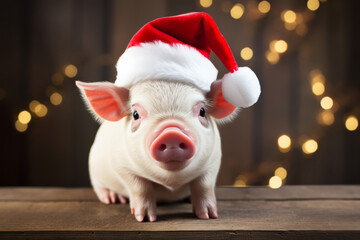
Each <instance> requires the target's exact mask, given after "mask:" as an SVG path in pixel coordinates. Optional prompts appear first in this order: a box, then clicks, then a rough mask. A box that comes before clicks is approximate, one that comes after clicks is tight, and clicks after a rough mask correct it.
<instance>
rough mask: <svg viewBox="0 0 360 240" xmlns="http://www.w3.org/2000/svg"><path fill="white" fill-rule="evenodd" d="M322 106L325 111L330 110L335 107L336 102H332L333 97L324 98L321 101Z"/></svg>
mask: <svg viewBox="0 0 360 240" xmlns="http://www.w3.org/2000/svg"><path fill="white" fill-rule="evenodd" d="M320 105H321V107H322V108H323V109H325V110H329V109H331V108H332V107H333V105H334V101H333V100H332V98H331V97H323V98H322V99H321V100H320Z"/></svg>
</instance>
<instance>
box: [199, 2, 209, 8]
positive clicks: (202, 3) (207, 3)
mask: <svg viewBox="0 0 360 240" xmlns="http://www.w3.org/2000/svg"><path fill="white" fill-rule="evenodd" d="M211 4H212V0H200V5H201V6H202V7H203V8H208V7H210V6H211Z"/></svg>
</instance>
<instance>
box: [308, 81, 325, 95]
mask: <svg viewBox="0 0 360 240" xmlns="http://www.w3.org/2000/svg"><path fill="white" fill-rule="evenodd" d="M311 90H312V92H313V93H314V94H315V95H316V96H320V95H322V94H323V93H324V92H325V85H324V84H323V83H322V82H316V83H314V84H313V85H312V88H311Z"/></svg>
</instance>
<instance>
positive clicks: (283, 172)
mask: <svg viewBox="0 0 360 240" xmlns="http://www.w3.org/2000/svg"><path fill="white" fill-rule="evenodd" d="M274 174H275V176H278V177H279V178H280V179H281V180H284V179H285V178H286V176H287V171H286V169H285V168H283V167H278V168H277V169H276V170H275V172H274Z"/></svg>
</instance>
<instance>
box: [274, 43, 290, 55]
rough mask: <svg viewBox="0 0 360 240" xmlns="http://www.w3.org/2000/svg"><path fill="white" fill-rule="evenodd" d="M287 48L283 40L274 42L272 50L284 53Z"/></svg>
mask: <svg viewBox="0 0 360 240" xmlns="http://www.w3.org/2000/svg"><path fill="white" fill-rule="evenodd" d="M287 48H288V45H287V42H285V41H284V40H279V41H276V42H275V44H274V49H275V51H276V52H278V53H284V52H286V50H287Z"/></svg>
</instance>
